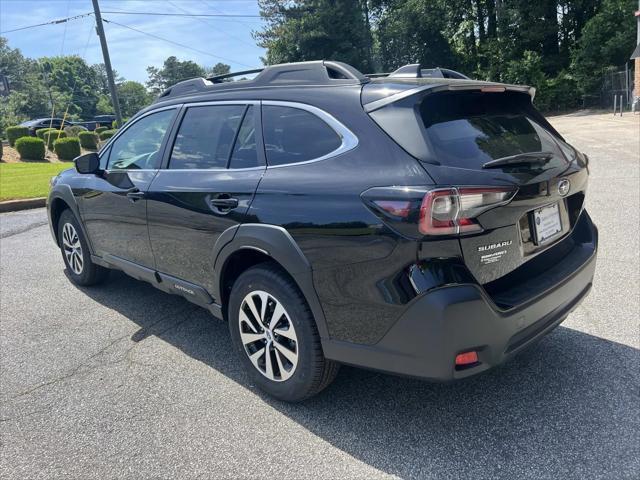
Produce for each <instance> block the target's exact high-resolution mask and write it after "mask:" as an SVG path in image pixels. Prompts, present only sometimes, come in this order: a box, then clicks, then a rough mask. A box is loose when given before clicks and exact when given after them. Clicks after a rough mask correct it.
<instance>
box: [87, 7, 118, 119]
mask: <svg viewBox="0 0 640 480" xmlns="http://www.w3.org/2000/svg"><path fill="white" fill-rule="evenodd" d="M91 1H92V2H93V12H94V13H95V16H96V32H97V33H98V36H99V37H100V46H101V47H102V57H103V58H104V66H105V68H106V70H107V82H108V83H109V92H110V93H111V103H112V104H113V110H114V112H115V114H116V122H117V123H118V127H121V126H122V113H120V102H118V91H117V90H116V82H115V80H114V79H113V69H112V68H111V59H110V58H109V49H108V48H107V37H105V36H104V26H103V24H102V15H101V14H100V5H98V0H91Z"/></svg>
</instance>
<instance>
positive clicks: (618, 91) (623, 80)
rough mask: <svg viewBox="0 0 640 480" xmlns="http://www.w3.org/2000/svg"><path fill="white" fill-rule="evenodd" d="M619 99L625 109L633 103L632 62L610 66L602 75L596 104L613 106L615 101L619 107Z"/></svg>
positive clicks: (628, 108)
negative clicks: (614, 66) (621, 65)
mask: <svg viewBox="0 0 640 480" xmlns="http://www.w3.org/2000/svg"><path fill="white" fill-rule="evenodd" d="M593 100H596V99H595V98H594V99H593ZM620 100H622V106H623V107H624V109H625V110H630V109H631V104H632V103H633V63H627V64H625V65H624V66H623V67H617V68H612V69H610V70H609V71H607V72H606V73H605V74H604V75H603V76H602V88H601V90H600V98H599V99H598V100H597V102H598V104H599V105H597V106H600V107H602V108H613V106H614V102H615V103H616V104H617V107H618V108H620ZM592 106H596V105H592Z"/></svg>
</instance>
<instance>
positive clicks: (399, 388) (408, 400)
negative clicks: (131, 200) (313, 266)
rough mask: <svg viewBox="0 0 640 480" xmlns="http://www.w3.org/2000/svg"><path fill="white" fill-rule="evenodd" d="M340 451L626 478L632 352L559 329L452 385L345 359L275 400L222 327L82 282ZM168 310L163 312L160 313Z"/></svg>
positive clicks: (369, 460) (116, 280)
mask: <svg viewBox="0 0 640 480" xmlns="http://www.w3.org/2000/svg"><path fill="white" fill-rule="evenodd" d="M82 291H83V292H84V293H86V294H87V295H89V296H90V297H92V298H93V299H94V300H96V301H98V302H99V303H101V304H103V305H105V306H107V307H109V308H112V309H115V310H117V311H118V312H120V313H121V314H122V315H124V316H126V317H127V318H129V319H130V320H131V321H132V322H135V323H136V324H137V325H139V327H140V330H139V331H138V332H136V333H135V334H134V335H133V336H132V339H131V340H132V341H133V342H140V341H144V339H146V338H147V337H149V336H151V335H153V336H156V337H158V338H160V339H161V340H163V341H165V342H168V343H169V344H171V345H172V346H174V347H176V348H179V349H180V350H182V351H183V352H184V353H185V354H186V355H189V356H190V357H192V358H194V359H196V360H199V361H201V362H203V363H205V364H207V365H209V366H211V367H212V368H214V369H216V370H217V371H219V372H221V373H223V374H224V375H225V376H227V377H228V378H230V379H232V380H233V381H235V382H237V383H238V384H240V385H242V386H244V387H245V388H248V389H250V390H251V391H253V392H255V393H256V395H259V396H261V398H262V399H263V400H264V401H265V402H266V403H268V404H269V405H271V406H272V407H274V408H275V409H277V410H278V411H279V412H281V413H282V414H284V415H286V416H288V417H289V418H291V419H292V420H294V421H296V422H297V423H298V424H300V425H301V426H303V427H304V428H306V429H308V430H309V431H310V432H312V433H314V434H315V435H317V436H318V437H320V438H322V439H323V440H325V441H326V442H328V443H330V444H331V445H333V446H335V447H336V448H339V449H340V450H342V451H343V452H345V453H347V454H348V455H350V456H352V457H354V458H356V459H358V460H360V461H362V462H364V463H366V464H368V465H370V466H372V467H374V468H376V469H378V470H380V471H383V472H387V473H389V474H393V475H397V476H399V477H402V478H426V477H433V478H443V477H454V478H462V477H470V478H496V477H501V478H515V477H519V476H525V477H527V478H585V477H586V478H596V477H604V478H627V477H628V478H631V477H633V476H634V475H636V474H637V472H638V461H639V460H638V459H639V458H640V457H639V456H638V454H639V452H638V450H639V448H640V437H639V435H640V434H639V430H640V429H639V428H638V425H639V410H640V407H639V406H638V405H639V400H640V399H639V396H638V392H639V385H638V375H637V371H638V368H639V367H640V351H639V350H637V349H635V348H632V347H629V346H626V345H622V344H618V343H615V342H611V341H608V340H605V339H602V338H599V337H595V336H592V335H588V334H585V333H581V332H579V331H575V330H572V329H569V328H565V327H559V328H558V329H556V330H555V331H554V332H553V333H551V334H550V335H548V336H547V337H546V338H544V339H543V340H542V341H541V342H540V343H538V344H537V345H536V346H534V347H533V348H530V349H529V350H527V351H524V352H522V353H521V354H520V355H518V356H516V358H514V359H513V360H512V361H510V362H509V363H507V364H506V365H504V366H502V367H500V368H497V369H495V370H493V371H490V372H487V373H485V374H483V375H481V376H478V377H475V378H471V379H467V380H464V381H460V382H457V383H450V384H433V383H427V382H423V381H420V380H415V379H407V378H400V377H395V376H389V375H384V374H381V373H376V372H371V371H365V370H360V369H355V368H350V367H343V368H342V369H341V371H340V373H339V375H338V378H337V379H336V381H335V382H334V383H333V384H332V385H331V386H330V387H328V388H327V389H326V390H325V391H324V392H322V393H321V394H320V395H318V396H317V397H315V398H312V399H310V400H308V401H306V402H304V403H302V404H286V403H283V402H279V401H276V400H273V399H271V398H269V397H267V396H265V395H263V394H262V393H261V392H260V391H258V390H257V389H256V388H255V387H254V386H252V385H250V379H249V377H248V376H247V375H245V373H244V372H243V371H242V369H241V367H240V364H239V362H237V361H236V357H235V356H234V355H235V352H234V351H233V349H232V346H231V344H230V339H229V335H228V330H227V325H226V324H225V323H224V322H221V321H218V320H215V319H213V318H212V317H211V315H210V314H209V313H208V312H206V311H205V310H203V309H200V308H198V307H195V306H192V305H191V304H189V303H188V302H187V301H186V300H184V299H182V298H179V297H175V296H169V295H167V294H164V293H162V292H159V291H157V290H155V289H154V288H153V287H151V286H149V285H147V284H144V283H141V282H138V281H135V280H132V279H130V278H128V277H126V276H124V275H123V274H120V273H115V272H114V273H113V274H112V278H111V280H110V281H109V282H108V283H107V284H106V285H104V286H102V287H100V288H92V289H82ZM167 312H169V314H168V313H167Z"/></svg>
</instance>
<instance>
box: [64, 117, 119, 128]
mask: <svg viewBox="0 0 640 480" xmlns="http://www.w3.org/2000/svg"><path fill="white" fill-rule="evenodd" d="M115 120H116V116H115V115H96V116H95V117H93V120H82V121H79V122H74V124H75V125H81V126H83V127H85V128H86V129H87V130H89V131H90V132H93V131H94V130H95V129H96V128H98V127H107V128H109V129H110V128H111V127H112V126H113V122H114V121H115Z"/></svg>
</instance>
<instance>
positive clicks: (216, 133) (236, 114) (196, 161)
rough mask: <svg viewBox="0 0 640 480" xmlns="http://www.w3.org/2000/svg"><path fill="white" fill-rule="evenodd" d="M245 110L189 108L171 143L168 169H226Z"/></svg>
mask: <svg viewBox="0 0 640 480" xmlns="http://www.w3.org/2000/svg"><path fill="white" fill-rule="evenodd" d="M246 108H247V107H246V105H207V106H199V107H189V109H187V112H186V113H185V115H184V118H183V119H182V123H181V124H180V128H179V130H178V134H177V135H176V140H175V142H174V144H173V151H172V153H171V160H170V161H169V168H170V169H212V168H216V169H217V168H227V163H228V161H229V157H230V155H231V151H232V149H234V142H235V140H236V135H237V133H238V129H239V128H240V122H241V121H242V118H243V115H244V113H245V110H246ZM254 148H255V141H254Z"/></svg>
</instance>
